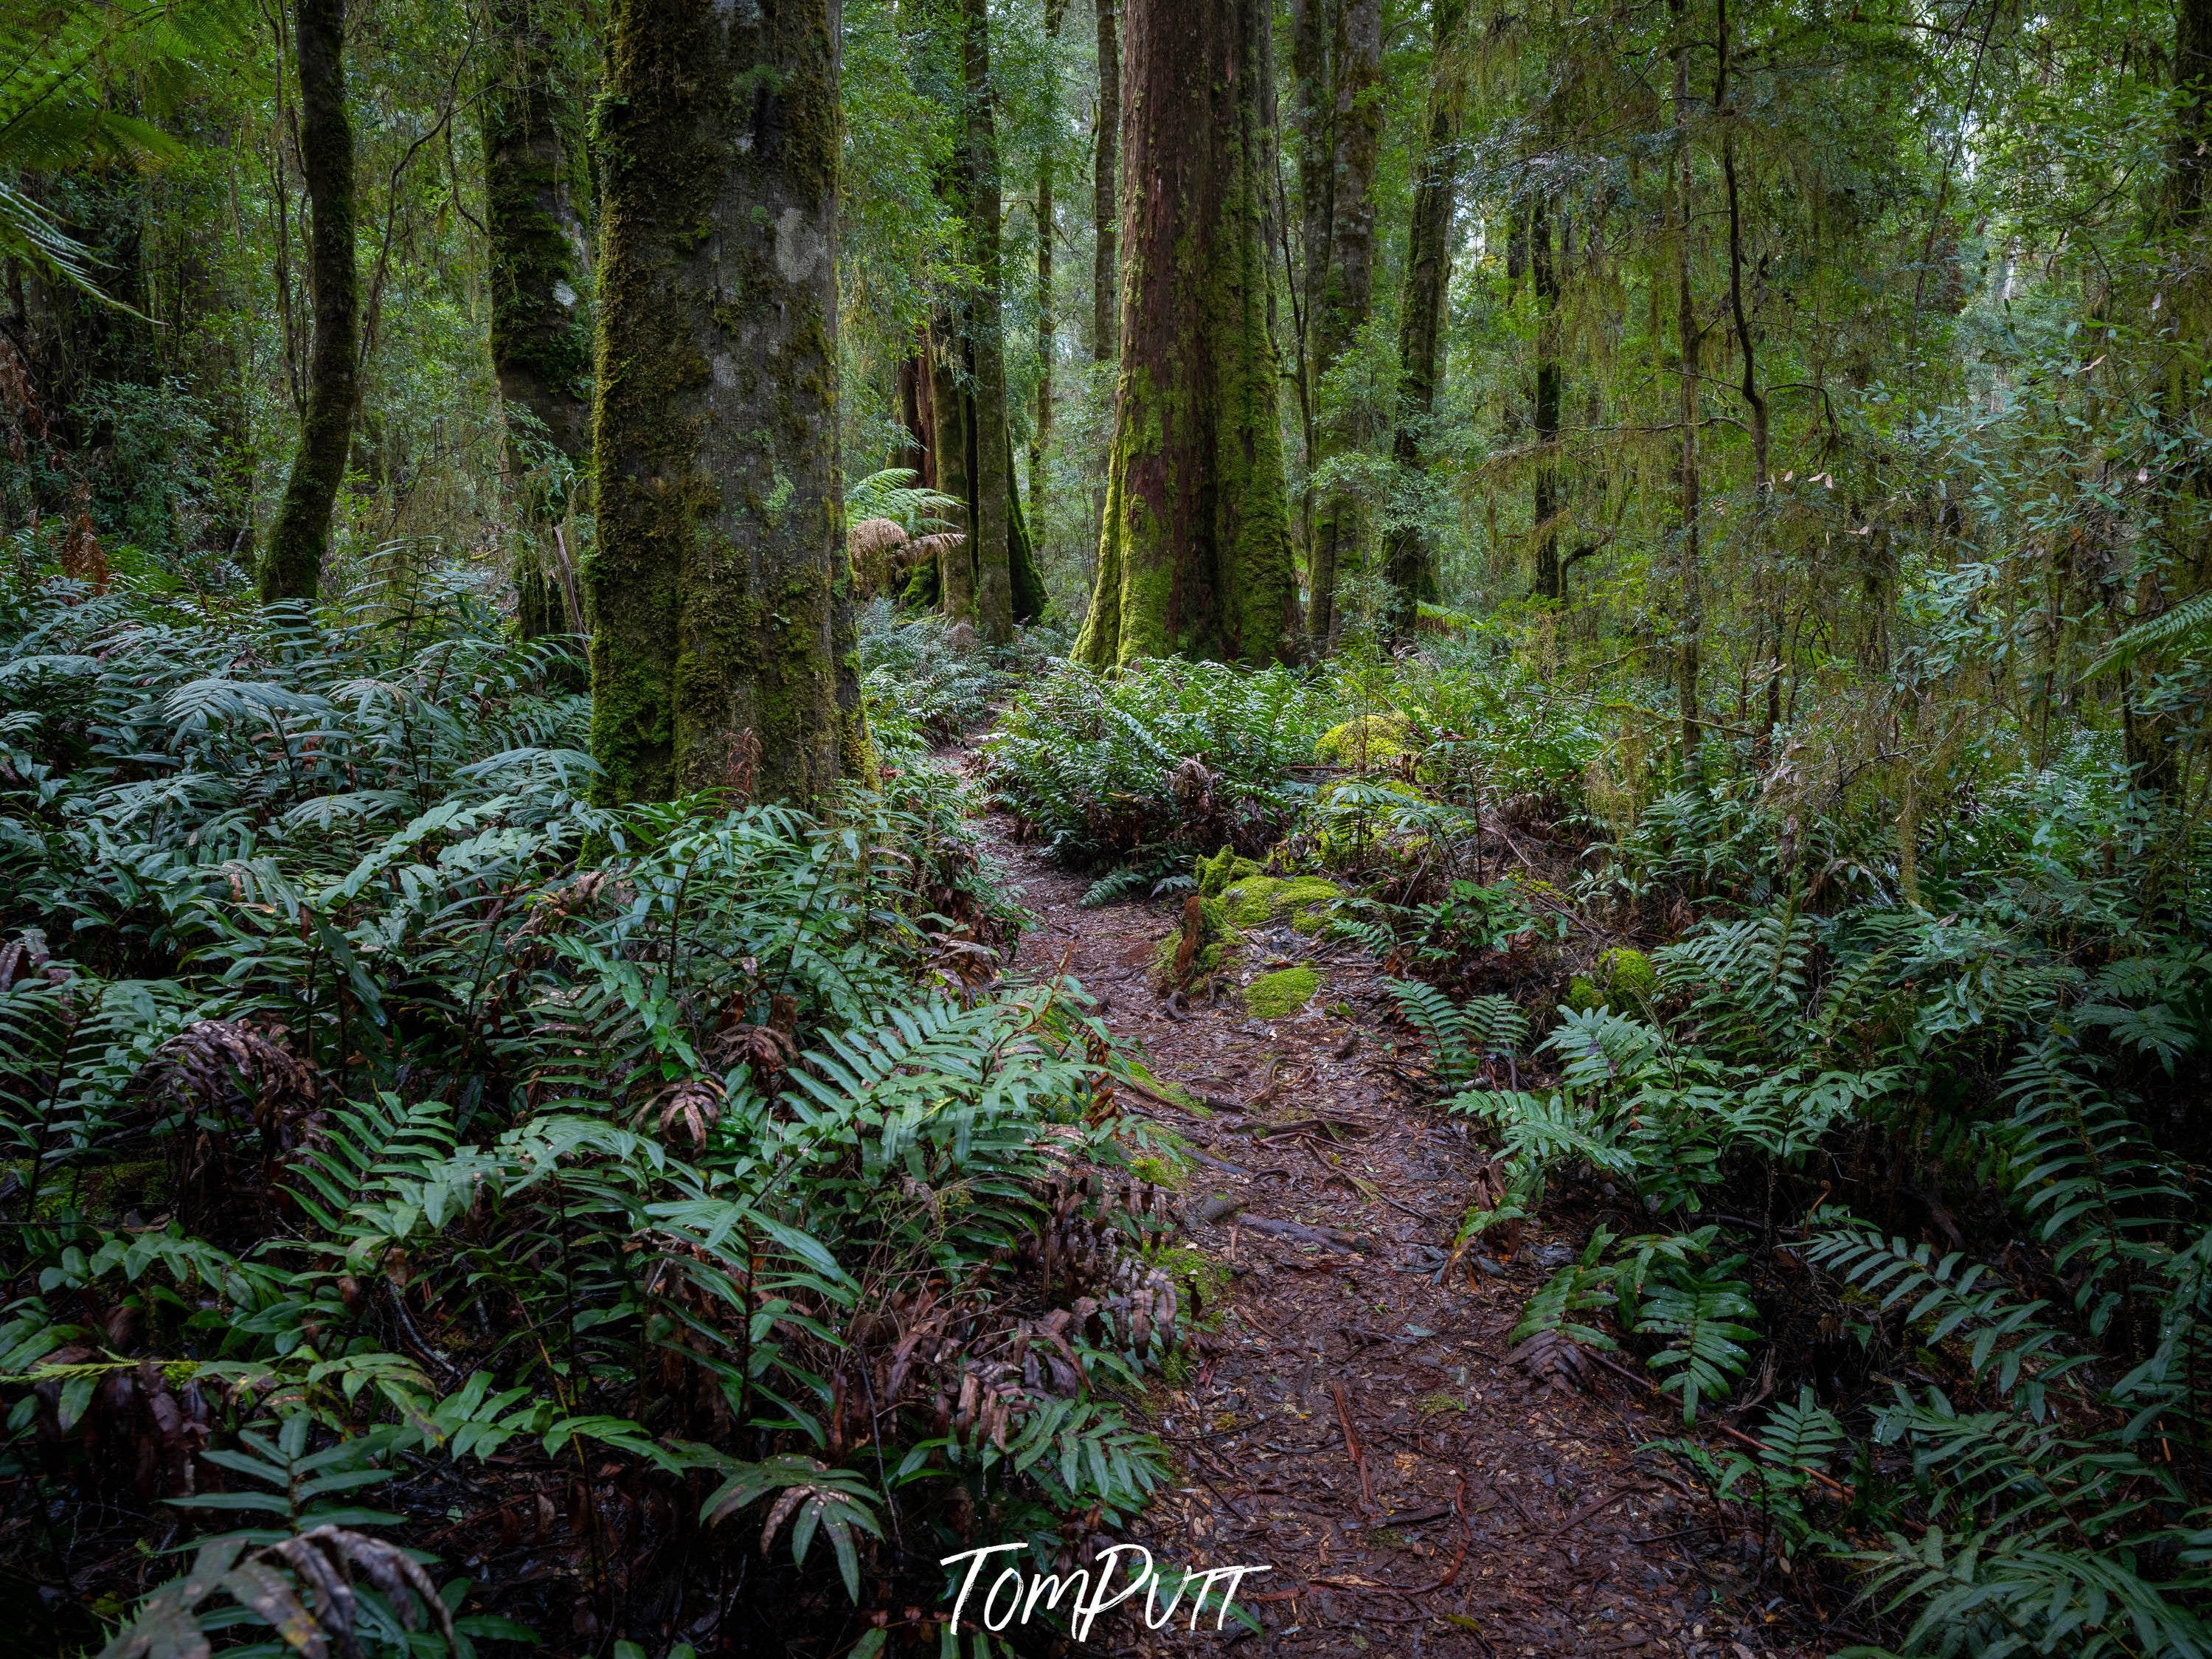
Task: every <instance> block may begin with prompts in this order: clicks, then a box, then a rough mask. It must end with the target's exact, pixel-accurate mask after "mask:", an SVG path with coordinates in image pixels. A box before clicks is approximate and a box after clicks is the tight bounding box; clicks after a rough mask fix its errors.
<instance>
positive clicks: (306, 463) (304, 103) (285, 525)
mask: <svg viewBox="0 0 2212 1659" xmlns="http://www.w3.org/2000/svg"><path fill="white" fill-rule="evenodd" d="M292 28H293V45H294V53H295V58H297V60H298V63H299V66H300V163H301V170H302V171H303V172H304V173H306V174H307V200H308V203H309V204H310V205H311V207H312V208H313V212H314V226H313V234H312V239H311V242H310V258H311V264H310V267H309V270H310V276H311V280H312V281H313V288H314V295H313V297H314V311H315V338H314V345H313V349H312V351H311V353H310V355H309V357H308V360H307V407H306V409H305V410H304V412H303V413H302V415H301V421H300V447H299V450H298V453H295V455H294V456H293V458H292V474H291V477H289V478H288V479H287V480H286V481H285V484H284V499H283V502H282V503H281V504H280V505H279V506H278V507H277V509H276V526H275V527H274V528H273V529H271V530H270V532H269V548H268V551H267V553H266V555H265V556H264V558H263V560H262V563H261V572H260V589H261V599H262V602H263V603H264V604H273V603H275V602H276V601H277V600H280V599H313V598H314V597H315V594H316V592H317V591H318V590H319V587H320V586H321V584H322V572H323V558H324V556H325V554H327V553H328V552H329V551H330V546H331V508H332V507H333V506H334V505H335V504H336V502H337V495H338V489H339V487H340V486H341V485H342V484H343V483H345V471H346V455H347V452H348V449H349V445H350V442H351V439H352V435H353V417H354V414H355V411H356V410H357V409H358V408H359V407H360V404H361V380H360V364H359V362H358V356H359V353H360V350H361V283H360V277H359V274H358V273H357V272H356V270H355V269H354V248H353V243H354V176H353V173H354V165H353V127H352V125H351V124H350V122H349V120H348V118H347V113H346V80H345V0H297V3H296V4H295V8H294V10H293V24H292Z"/></svg>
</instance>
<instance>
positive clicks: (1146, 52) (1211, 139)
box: [1076, 0, 1297, 666]
mask: <svg viewBox="0 0 2212 1659" xmlns="http://www.w3.org/2000/svg"><path fill="white" fill-rule="evenodd" d="M1124 15H1125V18H1126V21H1127V42H1126V46H1127V60H1126V66H1125V84H1124V86H1123V88H1122V91H1123V96H1122V99H1121V154H1122V156H1123V157H1124V161H1125V165H1124V167H1123V172H1122V177H1123V184H1122V187H1121V222H1122V245H1123V249H1124V269H1123V271H1122V276H1121V376H1120V383H1119V386H1118V395H1117V398H1116V400H1115V425H1114V447H1113V452H1112V455H1111V458H1110V459H1109V465H1108V469H1107V479H1106V492H1107V500H1106V522H1105V526H1104V529H1103V533H1102V534H1101V536H1100V538H1099V548H1098V572H1097V580H1096V584H1095V586H1094V589H1093V592H1092V595H1091V611H1090V615H1089V617H1087V618H1086V619H1085V623H1084V627H1083V633H1082V636H1081V637H1080V638H1079V640H1078V641H1077V642H1076V655H1077V657H1078V659H1080V660H1082V661H1084V662H1086V663H1090V664H1091V665H1094V666H1105V665H1109V664H1114V663H1126V662H1130V661H1133V660H1135V659H1139V658H1143V657H1162V656H1169V655H1175V654H1182V655H1188V656H1201V657H1215V658H1222V659H1231V660H1239V661H1246V662H1267V661H1274V660H1279V659H1287V658H1289V657H1291V656H1292V655H1294V654H1295V652H1296V646H1297V636H1296V607H1297V588H1296V586H1295V583H1294V580H1293V578H1292V573H1291V538H1290V521H1289V518H1288V513H1287V508H1286V505H1285V494H1284V481H1283V454H1282V440H1281V435H1280V432H1279V428H1278V425H1277V421H1276V404H1275V383H1276V373H1277V370H1276V362H1275V354H1274V350H1273V345H1272V343H1270V341H1269V339H1268V337H1267V263H1266V252H1265V250H1264V248H1263V247H1262V246H1261V203H1260V179H1259V169H1258V161H1259V158H1260V156H1261V153H1262V147H1263V135H1262V133H1261V121H1262V118H1263V117H1262V114H1261V111H1262V107H1263V106H1262V102H1261V85H1260V76H1259V65H1260V64H1261V31H1262V30H1264V29H1265V28H1266V27H1267V6H1266V4H1265V3H1264V0H1219V3H1216V4H1209V5H1203V6H1194V5H1191V4H1188V3H1187V0H1129V3H1128V4H1127V8H1126V9H1125V12H1124Z"/></svg>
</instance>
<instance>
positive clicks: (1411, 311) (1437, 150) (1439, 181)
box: [1385, 0, 1467, 641]
mask: <svg viewBox="0 0 2212 1659" xmlns="http://www.w3.org/2000/svg"><path fill="white" fill-rule="evenodd" d="M1466 13H1467V6H1466V3H1465V0H1437V5H1436V11H1435V18H1434V22H1435V26H1436V45H1435V47H1434V56H1433V58H1432V59H1431V64H1430V70H1429V133H1428V140H1427V143H1426V144H1425V148H1424V149H1423V150H1422V153H1421V168H1420V172H1419V173H1418V174H1417V175H1416V177H1415V179H1414V184H1413V223H1412V225H1411V226H1410V227H1409V228H1408V231H1407V249H1406V279H1405V284H1404V288H1403V290H1402V294H1401V299H1400V301H1399V306H1398V365H1399V367H1398V422H1397V428H1396V430H1395V432H1394V433H1393V434H1392V435H1391V442H1390V456H1391V459H1392V460H1393V461H1394V462H1395V464H1396V465H1397V468H1398V471H1399V472H1400V474H1401V477H1404V478H1406V479H1408V480H1410V478H1411V477H1412V476H1413V475H1414V474H1416V473H1418V472H1419V471H1421V469H1422V466H1423V459H1422V453H1421V445H1422V439H1423V435H1424V434H1425V430H1426V428H1427V426H1428V422H1429V417H1430V416H1431V413H1432V412H1433V411H1434V410H1435V408H1436V402H1437V374H1438V373H1439V369H1440V367H1441V364H1440V358H1441V356H1442V344H1443V315H1444V292H1445V289H1446V288H1447V286H1448V285H1449V283H1450V281H1451V220H1452V206H1453V197H1454V196H1455V193H1456V189H1457V185H1458V174H1459V160H1458V157H1457V155H1455V153H1454V152H1455V150H1456V149H1457V148H1458V145H1459V126H1460V118H1461V116H1462V113H1463V112H1464V111H1465V109H1466V105H1467V74H1466V70H1465V66H1464V64H1462V59H1461V57H1460V50H1459V26H1460V21H1461V20H1462V18H1463V17H1464V16H1465V15H1466ZM1389 577H1390V601H1389V603H1390V611H1389V616H1388V617H1387V618H1386V629H1385V631H1386V633H1387V635H1388V636H1389V638H1390V639H1391V640H1392V641H1403V640H1404V639H1406V638H1407V636H1408V635H1411V634H1412V633H1413V626H1414V623H1415V620H1416V618H1418V617H1419V614H1420V602H1421V600H1422V599H1425V598H1430V597H1432V596H1433V594H1434V592H1435V588H1436V571H1435V553H1434V550H1432V549H1431V547H1430V545H1429V541H1428V538H1427V536H1426V535H1425V534H1424V533H1423V532H1422V530H1421V527H1420V526H1419V523H1418V522H1415V521H1413V520H1410V519H1409V520H1408V521H1407V522H1406V523H1404V524H1401V525H1400V526H1398V527H1397V529H1396V530H1395V531H1394V532H1392V534H1391V538H1390V552H1389Z"/></svg>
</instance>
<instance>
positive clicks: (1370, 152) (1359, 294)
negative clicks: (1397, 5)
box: [1306, 0, 1383, 651]
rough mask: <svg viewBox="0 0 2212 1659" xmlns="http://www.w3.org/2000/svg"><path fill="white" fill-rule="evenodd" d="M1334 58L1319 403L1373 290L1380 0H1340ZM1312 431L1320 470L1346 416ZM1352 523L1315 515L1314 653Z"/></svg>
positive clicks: (1326, 630) (1324, 420) (1347, 554)
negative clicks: (1332, 155) (1332, 142)
mask: <svg viewBox="0 0 2212 1659" xmlns="http://www.w3.org/2000/svg"><path fill="white" fill-rule="evenodd" d="M1333 55H1334V58H1335V68H1336V76H1335V81H1336V102H1335V114H1334V121H1333V122H1332V126H1333V128H1334V138H1335V150H1336V154H1335V159H1334V167H1333V179H1332V182H1331V184H1330V185H1329V238H1328V243H1329V246H1328V264H1327V268H1326V270H1324V271H1323V273H1322V278H1321V280H1320V281H1319V282H1318V283H1316V282H1315V281H1314V279H1313V277H1312V276H1311V274H1310V273H1309V275H1308V277H1307V287H1308V289H1310V291H1311V293H1312V295H1313V299H1312V305H1313V308H1314V330H1313V332H1314V346H1313V353H1312V361H1313V377H1314V385H1315V388H1316V399H1317V398H1318V395H1319V388H1320V385H1321V381H1322V378H1323V377H1324V376H1325V375H1327V374H1328V372H1329V370H1330V369H1332V368H1334V367H1335V366H1336V364H1337V362H1338V360H1339V359H1340V358H1341V357H1342V356H1344V354H1345V353H1346V351H1347V350H1349V349H1351V346H1352V340H1353V337H1355V336H1357V335H1358V332H1359V331H1360V329H1361V328H1362V327H1363V326H1364V325H1365V324H1366V321H1367V312H1368V307H1369V304H1370V300H1371V298H1372V296H1373V293H1374V288H1375V188H1374V186H1375V163H1376V156H1377V155H1379V153H1380V152H1381V149H1382V145H1383V99H1382V95H1381V92H1382V88H1381V82H1382V75H1383V3H1382V0H1344V6H1343V9H1342V10H1341V11H1340V12H1339V13H1338V14H1337V33H1336V45H1335V48H1334V54H1333ZM1316 432H1317V434H1318V436H1319V441H1320V448H1319V451H1318V453H1317V456H1316V461H1317V463H1318V464H1319V465H1327V464H1328V461H1329V459H1331V458H1332V457H1334V456H1337V455H1340V454H1343V453H1345V452H1346V451H1347V450H1348V449H1350V448H1352V446H1353V443H1354V441H1355V435H1354V432H1353V430H1352V416H1351V414H1350V412H1349V411H1347V410H1341V409H1340V410H1336V411H1334V413H1333V414H1327V415H1324V416H1321V417H1320V418H1318V419H1317V420H1316ZM1359 519H1360V512H1359V503H1358V501H1356V500H1354V499H1353V498H1352V495H1349V494H1348V493H1347V492H1346V491H1345V490H1343V489H1331V490H1329V491H1328V494H1326V495H1323V496H1322V498H1321V501H1319V503H1318V505H1317V507H1316V513H1315V522H1314V538H1313V569H1312V573H1311V574H1312V578H1313V599H1312V602H1311V604H1310V606H1309V607H1308V611H1307V617H1306V629H1307V631H1308V632H1309V633H1310V634H1311V635H1313V643H1314V649H1315V650H1316V651H1327V650H1328V648H1329V647H1331V646H1332V645H1333V644H1334V642H1335V636H1336V631H1337V626H1338V622H1339V617H1338V615H1337V604H1336V578H1337V572H1338V570H1339V569H1340V568H1342V567H1344V566H1346V565H1349V564H1352V563H1353V562H1355V561H1356V559H1357V557H1358V536H1359Z"/></svg>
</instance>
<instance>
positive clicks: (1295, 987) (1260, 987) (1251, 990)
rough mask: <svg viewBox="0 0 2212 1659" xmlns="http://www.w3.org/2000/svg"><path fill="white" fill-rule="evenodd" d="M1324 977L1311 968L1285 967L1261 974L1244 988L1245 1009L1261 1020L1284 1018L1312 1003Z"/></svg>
mask: <svg viewBox="0 0 2212 1659" xmlns="http://www.w3.org/2000/svg"><path fill="white" fill-rule="evenodd" d="M1320 989H1321V975H1319V974H1317V973H1316V972H1315V971H1314V970H1313V969H1310V968H1285V969H1283V970H1282V971H1281V972H1280V973H1275V974H1262V975H1261V976H1260V977H1259V978H1257V979H1255V980H1254V981H1252V982H1251V983H1250V984H1249V985H1248V986H1246V987H1244V1006H1246V1007H1247V1008H1249V1009H1250V1010H1251V1011H1252V1013H1253V1016H1254V1017H1255V1018H1259V1019H1281V1018H1283V1017H1284V1016H1285V1015H1286V1014H1294V1013H1296V1012H1297V1011H1298V1010H1299V1009H1301V1008H1303V1007H1304V1006H1306V1004H1308V1003H1309V1002H1311V1001H1312V1000H1313V998H1314V993H1315V992H1316V991H1318V990H1320Z"/></svg>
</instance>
